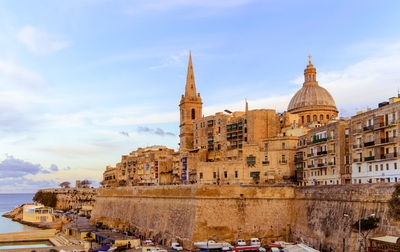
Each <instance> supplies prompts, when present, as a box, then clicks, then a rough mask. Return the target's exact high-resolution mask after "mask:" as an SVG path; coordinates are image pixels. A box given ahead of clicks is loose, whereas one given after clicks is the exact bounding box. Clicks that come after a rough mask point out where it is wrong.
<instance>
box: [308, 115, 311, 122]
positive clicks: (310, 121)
mask: <svg viewBox="0 0 400 252" xmlns="http://www.w3.org/2000/svg"><path fill="white" fill-rule="evenodd" d="M307 122H308V123H309V122H311V120H310V115H307Z"/></svg>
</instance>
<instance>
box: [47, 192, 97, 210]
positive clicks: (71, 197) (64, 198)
mask: <svg viewBox="0 0 400 252" xmlns="http://www.w3.org/2000/svg"><path fill="white" fill-rule="evenodd" d="M40 191H42V192H52V193H55V194H56V196H57V204H56V207H55V209H61V210H66V209H77V208H81V207H82V206H84V205H89V206H94V203H95V201H96V199H95V197H96V194H97V189H94V188H51V189H41V190H40Z"/></svg>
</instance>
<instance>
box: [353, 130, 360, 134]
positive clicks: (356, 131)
mask: <svg viewBox="0 0 400 252" xmlns="http://www.w3.org/2000/svg"><path fill="white" fill-rule="evenodd" d="M361 132H362V129H355V130H353V135H355V134H360V133H361Z"/></svg>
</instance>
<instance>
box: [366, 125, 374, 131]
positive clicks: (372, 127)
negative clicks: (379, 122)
mask: <svg viewBox="0 0 400 252" xmlns="http://www.w3.org/2000/svg"><path fill="white" fill-rule="evenodd" d="M373 129H374V125H369V126H365V127H364V128H363V130H364V131H370V130H373Z"/></svg>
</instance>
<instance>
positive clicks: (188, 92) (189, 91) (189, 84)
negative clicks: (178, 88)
mask: <svg viewBox="0 0 400 252" xmlns="http://www.w3.org/2000/svg"><path fill="white" fill-rule="evenodd" d="M185 96H186V97H196V84H195V82H194V73H193V65H192V53H191V52H189V65H188V72H187V77H186V88H185Z"/></svg>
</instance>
